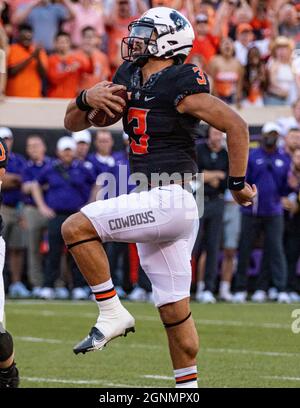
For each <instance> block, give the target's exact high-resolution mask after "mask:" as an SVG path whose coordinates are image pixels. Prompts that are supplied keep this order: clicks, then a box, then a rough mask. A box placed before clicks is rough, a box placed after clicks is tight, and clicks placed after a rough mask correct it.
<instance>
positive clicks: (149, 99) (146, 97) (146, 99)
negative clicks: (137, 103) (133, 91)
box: [145, 96, 155, 102]
mask: <svg viewBox="0 0 300 408" xmlns="http://www.w3.org/2000/svg"><path fill="white" fill-rule="evenodd" d="M154 98H155V96H152V97H151V98H149V97H148V96H145V102H149V101H151V100H152V99H154Z"/></svg>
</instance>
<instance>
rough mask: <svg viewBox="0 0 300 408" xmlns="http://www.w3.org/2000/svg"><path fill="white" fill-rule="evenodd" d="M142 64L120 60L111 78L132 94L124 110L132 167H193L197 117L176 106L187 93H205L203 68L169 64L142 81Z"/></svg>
mask: <svg viewBox="0 0 300 408" xmlns="http://www.w3.org/2000/svg"><path fill="white" fill-rule="evenodd" d="M141 76H142V73H141V69H140V68H139V67H137V66H136V65H134V64H132V63H129V62H124V63H123V64H122V65H121V66H120V68H119V69H118V71H117V72H116V74H115V77H114V79H113V82H114V83H116V84H120V85H125V86H126V87H127V90H128V92H131V99H130V101H129V103H128V106H127V110H126V112H125V113H124V116H123V126H124V131H125V132H126V133H127V134H128V135H129V137H130V154H129V159H130V167H131V172H140V173H144V174H146V175H147V177H148V180H150V177H151V174H152V173H159V174H161V173H167V174H172V173H176V172H177V173H180V174H184V173H192V174H194V173H196V172H197V171H198V167H197V163H196V150H195V142H194V136H193V135H194V134H195V133H196V129H197V128H198V126H199V120H198V119H196V118H195V117H193V116H191V115H187V114H180V113H179V112H178V111H177V109H176V106H177V105H178V103H179V102H180V101H181V100H182V99H183V98H184V97H185V96H187V95H191V94H195V93H202V92H205V93H208V92H209V82H208V79H207V76H206V74H204V73H203V71H201V70H200V69H199V68H198V67H196V66H195V65H192V64H183V65H172V66H170V67H167V68H165V69H163V70H162V71H159V72H158V73H156V74H153V75H151V77H150V78H149V80H148V81H147V82H145V83H144V84H142V77H141Z"/></svg>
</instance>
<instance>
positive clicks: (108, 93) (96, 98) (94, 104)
mask: <svg viewBox="0 0 300 408" xmlns="http://www.w3.org/2000/svg"><path fill="white" fill-rule="evenodd" d="M109 85H111V86H109ZM121 89H126V88H125V86H123V85H112V82H108V81H102V82H99V83H98V84H96V85H95V86H93V87H92V88H90V89H87V90H86V94H85V99H86V104H87V105H88V106H89V107H90V108H95V109H102V110H103V111H105V112H106V113H107V114H108V115H109V116H110V117H112V118H113V117H114V116H115V115H114V113H113V111H116V112H122V111H123V108H124V106H125V102H124V101H123V99H122V98H120V97H119V96H117V95H114V92H117V91H119V90H121ZM64 124H65V128H66V129H68V130H70V131H72V132H78V131H80V130H83V129H87V128H88V127H90V126H91V124H90V122H89V121H88V119H87V112H86V111H83V110H80V109H79V108H78V105H77V103H76V100H73V101H71V102H70V104H69V106H68V107H67V111H66V114H65V123H64Z"/></svg>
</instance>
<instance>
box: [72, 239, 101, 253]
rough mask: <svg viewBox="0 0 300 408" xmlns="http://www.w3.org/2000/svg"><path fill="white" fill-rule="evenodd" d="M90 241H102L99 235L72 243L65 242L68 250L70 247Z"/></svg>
mask: <svg viewBox="0 0 300 408" xmlns="http://www.w3.org/2000/svg"><path fill="white" fill-rule="evenodd" d="M92 241H99V242H101V243H102V241H101V239H100V238H99V237H93V238H88V239H83V240H82V241H77V242H73V243H72V244H66V247H67V248H68V250H69V251H70V249H71V248H74V247H75V246H77V245H81V244H86V243H87V242H92Z"/></svg>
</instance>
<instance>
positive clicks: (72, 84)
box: [47, 31, 93, 98]
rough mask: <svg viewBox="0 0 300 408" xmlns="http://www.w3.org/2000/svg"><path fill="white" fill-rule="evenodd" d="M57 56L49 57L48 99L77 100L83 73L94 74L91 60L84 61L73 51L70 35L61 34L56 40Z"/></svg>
mask: <svg viewBox="0 0 300 408" xmlns="http://www.w3.org/2000/svg"><path fill="white" fill-rule="evenodd" d="M55 50H56V52H55V54H52V55H51V56H50V57H49V68H48V80H49V87H48V95H47V96H48V97H49V98H75V96H76V95H77V92H78V89H79V84H80V81H81V77H82V75H83V73H86V72H87V73H92V72H93V63H92V60H91V58H90V57H89V58H85V59H84V60H83V59H82V58H80V57H79V56H78V55H76V53H75V52H73V51H72V50H71V38H70V35H69V34H68V33H65V32H63V31H61V32H59V33H58V34H57V35H56V38H55Z"/></svg>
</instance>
